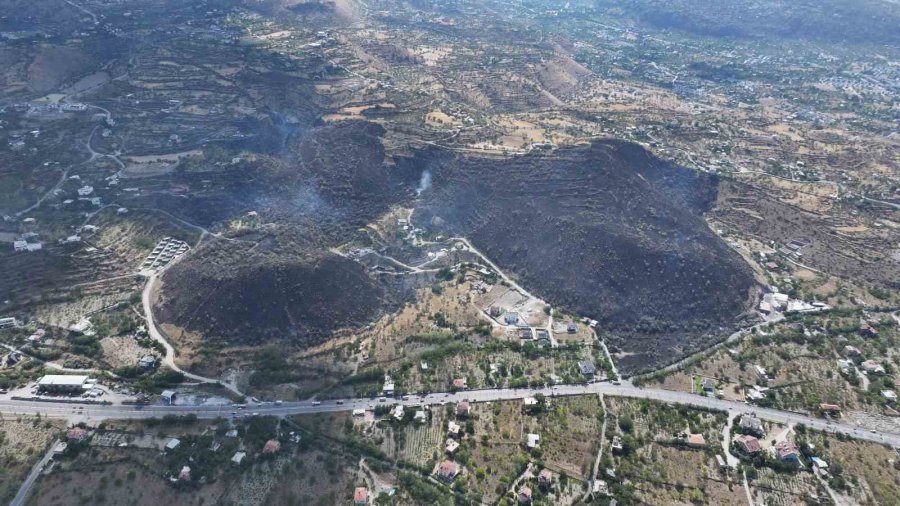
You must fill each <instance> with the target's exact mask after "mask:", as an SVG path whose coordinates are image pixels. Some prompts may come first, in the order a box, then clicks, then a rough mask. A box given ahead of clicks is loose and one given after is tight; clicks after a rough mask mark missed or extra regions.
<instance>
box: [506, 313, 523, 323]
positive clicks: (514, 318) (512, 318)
mask: <svg viewBox="0 0 900 506" xmlns="http://www.w3.org/2000/svg"><path fill="white" fill-rule="evenodd" d="M503 321H505V322H506V324H507V325H518V324H519V313H506V316H505V317H504V318H503Z"/></svg>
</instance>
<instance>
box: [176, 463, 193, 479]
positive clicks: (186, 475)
mask: <svg viewBox="0 0 900 506" xmlns="http://www.w3.org/2000/svg"><path fill="white" fill-rule="evenodd" d="M178 481H191V468H190V467H188V466H184V467H182V468H181V472H180V473H178Z"/></svg>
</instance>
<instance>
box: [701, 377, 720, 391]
mask: <svg viewBox="0 0 900 506" xmlns="http://www.w3.org/2000/svg"><path fill="white" fill-rule="evenodd" d="M700 388H701V389H702V390H703V391H704V392H712V391H713V390H715V389H716V382H715V381H713V380H712V379H711V378H703V379H701V380H700Z"/></svg>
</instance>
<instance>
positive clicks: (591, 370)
mask: <svg viewBox="0 0 900 506" xmlns="http://www.w3.org/2000/svg"><path fill="white" fill-rule="evenodd" d="M578 370H579V371H581V375H582V376H584V377H585V378H593V377H594V374H596V373H597V368H596V367H594V363H593V362H591V361H590V360H583V361H581V362H578Z"/></svg>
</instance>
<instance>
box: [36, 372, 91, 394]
mask: <svg viewBox="0 0 900 506" xmlns="http://www.w3.org/2000/svg"><path fill="white" fill-rule="evenodd" d="M89 380H90V379H89V378H88V377H87V376H78V375H65V374H48V375H46V376H44V377H42V378H41V379H39V380H38V384H37V387H38V392H41V393H51V394H72V393H77V394H80V393H82V392H83V391H85V390H86V389H88V388H90V383H89Z"/></svg>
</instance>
